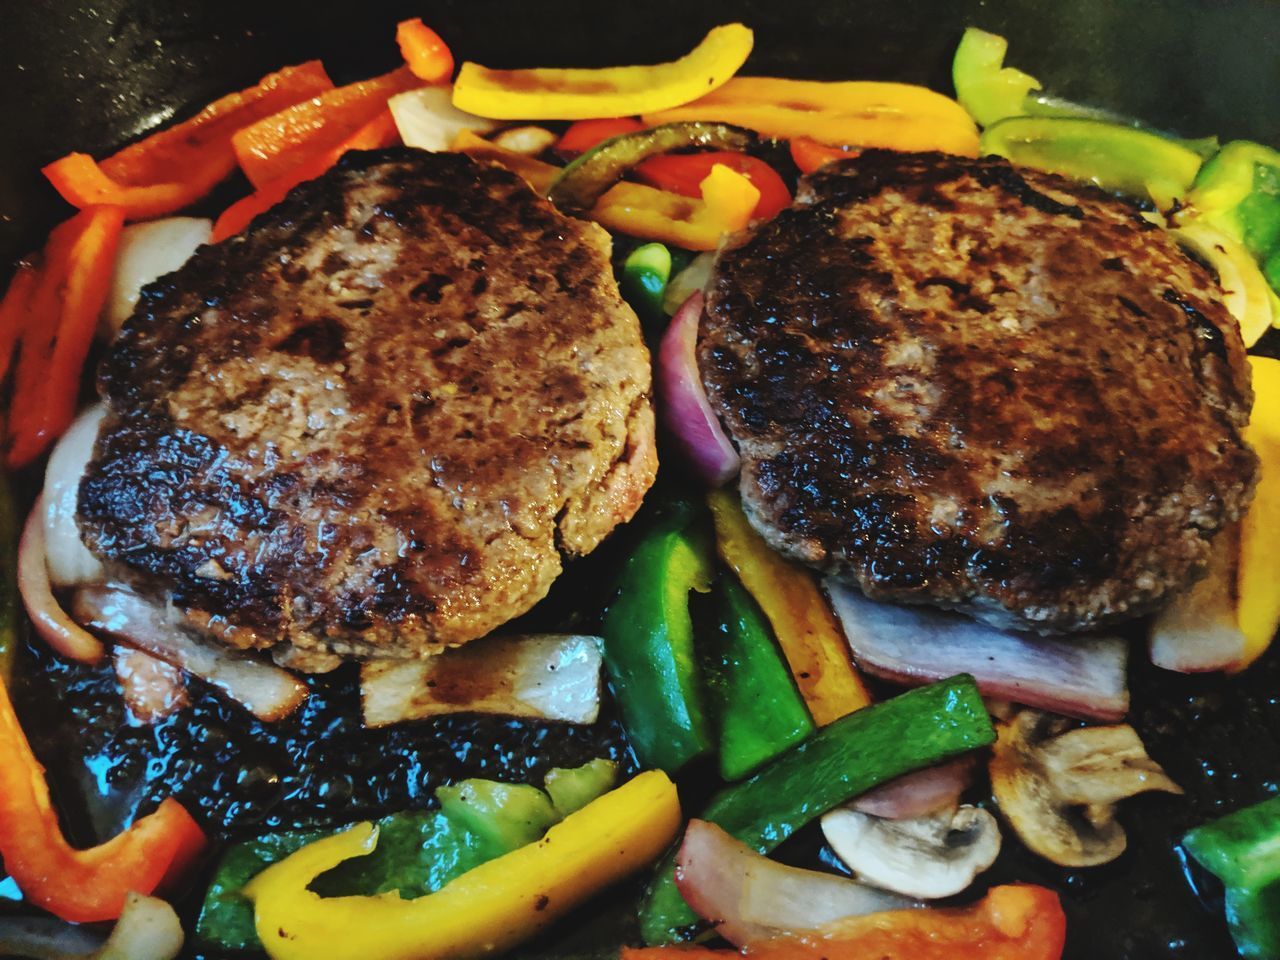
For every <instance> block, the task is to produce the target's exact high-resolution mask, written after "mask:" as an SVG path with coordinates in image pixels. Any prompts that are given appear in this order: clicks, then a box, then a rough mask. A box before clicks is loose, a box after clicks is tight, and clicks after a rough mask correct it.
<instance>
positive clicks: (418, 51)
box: [396, 17, 453, 83]
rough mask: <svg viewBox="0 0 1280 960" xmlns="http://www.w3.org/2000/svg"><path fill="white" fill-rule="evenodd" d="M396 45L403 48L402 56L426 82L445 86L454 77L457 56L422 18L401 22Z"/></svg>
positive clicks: (397, 29)
mask: <svg viewBox="0 0 1280 960" xmlns="http://www.w3.org/2000/svg"><path fill="white" fill-rule="evenodd" d="M396 43H397V44H399V46H400V56H402V57H404V62H405V63H406V64H407V65H408V67H409V69H410V70H411V71H413V75H414V76H415V77H417V78H418V79H419V80H421V81H422V82H424V83H444V82H445V81H446V80H448V79H449V78H450V77H451V76H453V53H452V51H450V50H449V45H448V44H446V43H445V42H444V41H443V40H441V39H440V34H438V33H436V32H435V31H434V30H432V29H431V28H430V27H428V26H427V25H426V24H425V23H423V22H422V20H421V18H418V17H414V18H413V19H412V20H401V21H400V22H399V23H397V24H396Z"/></svg>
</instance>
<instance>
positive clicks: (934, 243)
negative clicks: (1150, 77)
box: [699, 151, 1256, 632]
mask: <svg viewBox="0 0 1280 960" xmlns="http://www.w3.org/2000/svg"><path fill="white" fill-rule="evenodd" d="M699 362H700V366H701V369H702V373H703V378H704V381H705V383H706V386H707V388H708V391H709V394H710V397H711V401H712V404H713V405H714V407H715V408H716V410H717V411H718V413H719V415H720V416H721V418H722V419H723V421H724V423H725V424H726V426H727V427H728V430H729V431H730V434H731V436H732V437H733V439H734V441H735V442H736V444H737V445H738V446H739V448H740V451H741V453H742V457H743V472H742V477H741V489H742V495H743V500H744V503H745V506H746V508H747V511H748V513H749V515H750V517H751V519H752V521H753V523H754V524H755V526H756V527H757V528H758V529H759V530H760V531H761V533H762V534H764V536H765V537H766V538H767V539H768V540H769V542H770V543H771V544H772V545H773V546H774V547H776V548H778V549H779V550H782V551H784V552H785V553H787V554H789V555H791V556H793V557H796V558H798V559H800V560H802V561H804V562H806V563H809V564H811V565H813V566H815V567H818V568H820V569H822V570H825V571H829V572H832V573H835V574H837V575H840V576H843V577H847V578H850V579H851V580H853V581H855V582H856V583H857V584H858V585H859V586H860V587H861V588H862V589H863V591H864V592H865V593H866V594H867V595H868V596H870V597H873V598H877V599H884V600H894V601H902V602H912V603H927V604H934V605H938V606H942V607H948V608H953V609H957V610H962V611H965V612H967V613H970V614H972V615H974V616H977V617H979V618H981V619H984V620H987V621H990V622H992V623H994V624H997V625H1000V626H1007V627H1012V628H1016V629H1030V630H1036V631H1040V632H1059V631H1076V630H1086V629H1089V628H1092V627H1096V626H1099V625H1103V624H1107V623H1109V622H1113V621H1116V620H1120V619H1124V618H1128V617H1133V616H1136V615H1139V614H1141V613H1144V612H1146V611H1148V610H1150V609H1152V608H1153V607H1155V606H1157V605H1158V604H1159V603H1160V602H1161V600H1162V599H1164V598H1165V597H1166V596H1167V595H1168V594H1169V593H1170V592H1171V591H1174V590H1176V589H1178V588H1179V587H1181V586H1183V585H1184V584H1186V583H1187V582H1189V581H1190V580H1191V579H1192V578H1193V577H1194V576H1195V575H1196V573H1197V570H1198V568H1199V567H1200V566H1201V565H1202V564H1203V562H1204V561H1205V559H1206V557H1207V555H1208V550H1209V541H1210V538H1212V536H1213V535H1214V534H1215V532H1216V531H1218V530H1219V529H1220V528H1221V527H1222V526H1223V525H1224V524H1226V523H1228V522H1230V521H1232V520H1234V519H1236V518H1237V517H1239V515H1240V514H1241V512H1242V510H1243V509H1244V508H1245V506H1246V505H1247V503H1248V501H1249V498H1250V496H1251V493H1252V489H1253V485H1254V479H1255V471H1256V459H1255V457H1254V455H1253V452H1252V451H1251V450H1250V449H1249V447H1248V446H1247V445H1246V444H1245V443H1244V442H1243V440H1242V439H1241V434H1240V431H1241V428H1242V427H1243V426H1244V425H1245V424H1246V422H1247V421H1248V416H1249V408H1250V404H1251V402H1252V394H1251V391H1250V387H1249V374H1248V367H1247V365H1246V363H1245V352H1244V347H1243V344H1242V342H1241V339H1240V335H1239V332H1238V329H1237V326H1236V323H1235V321H1234V320H1233V319H1232V318H1231V316H1230V315H1229V314H1228V312H1227V311H1226V309H1225V308H1224V306H1223V305H1222V301H1221V293H1220V291H1219V290H1218V288H1217V284H1216V283H1215V282H1214V279H1213V278H1212V277H1211V276H1210V274H1209V273H1208V272H1207V271H1206V270H1205V269H1204V268H1203V267H1201V266H1200V265H1198V264H1197V263H1195V262H1193V261H1192V260H1190V259H1189V258H1188V257H1186V256H1185V255H1184V254H1183V253H1182V252H1181V251H1180V250H1179V249H1178V247H1177V246H1176V245H1175V243H1174V242H1173V241H1172V240H1171V239H1170V238H1169V237H1168V236H1167V235H1166V234H1165V233H1164V232H1163V231H1161V230H1159V229H1158V228H1156V227H1153V226H1152V225H1151V224H1149V223H1147V222H1146V221H1145V220H1143V219H1142V218H1141V217H1140V216H1139V214H1138V211H1137V210H1136V209H1135V208H1133V207H1132V206H1130V205H1128V204H1126V203H1123V202H1121V201H1118V200H1115V199H1112V198H1110V197H1108V196H1106V195H1104V194H1102V193H1101V192H1099V191H1096V190H1094V189H1092V188H1089V187H1082V186H1080V185H1077V184H1072V183H1069V182H1068V181H1066V180H1063V179H1061V178H1058V177H1054V176H1049V175H1045V174H1039V173H1035V172H1031V171H1025V170H1015V169H1014V168H1012V167H1011V166H1010V165H1009V164H1008V163H1006V162H1005V161H1003V160H998V159H994V158H988V159H982V160H969V159H964V158H959V157H952V156H944V155H939V154H894V153H887V152H881V151H868V152H866V153H864V154H863V155H862V156H861V157H860V158H858V159H856V160H849V161H845V162H843V163H841V164H838V165H834V166H831V167H828V168H826V169H825V170H823V171H822V172H819V173H817V174H815V175H813V176H812V177H810V178H809V179H808V181H807V184H806V185H804V186H802V189H801V192H800V196H799V198H798V201H797V203H796V205H795V206H794V207H792V208H791V209H789V210H787V211H784V212H783V213H782V214H781V215H780V216H778V217H777V218H776V219H775V220H773V221H772V222H770V223H768V224H765V225H764V226H762V227H761V228H760V229H759V230H758V231H757V232H756V233H755V234H754V235H753V236H750V237H748V238H747V239H746V240H745V241H743V242H741V243H740V244H739V245H737V246H736V247H735V248H733V249H728V250H725V251H723V252H722V253H721V255H720V256H719V258H718V262H717V267H716V272H715V276H714V278H713V280H712V284H711V289H710V291H709V300H708V308H707V314H706V317H705V318H704V320H703V326H702V329H701V333H700V340H699Z"/></svg>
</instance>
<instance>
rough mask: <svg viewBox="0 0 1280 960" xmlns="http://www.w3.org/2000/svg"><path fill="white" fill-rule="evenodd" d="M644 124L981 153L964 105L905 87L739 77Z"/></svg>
mask: <svg viewBox="0 0 1280 960" xmlns="http://www.w3.org/2000/svg"><path fill="white" fill-rule="evenodd" d="M641 119H642V120H643V121H644V122H645V123H646V124H649V125H650V126H657V125H659V124H664V123H673V122H675V121H680V120H703V121H708V120H715V121H720V122H722V123H732V124H736V125H737V126H740V127H746V128H748V129H750V130H754V131H756V132H757V133H759V134H762V135H764V136H766V137H774V138H776V139H779V140H790V139H793V138H795V137H809V138H811V139H814V140H817V141H818V142H820V143H825V144H829V145H831V146H856V147H884V148H886V149H890V150H941V151H943V152H946V153H955V154H960V155H962V156H976V155H977V151H978V130H977V127H976V126H975V125H974V122H973V119H972V118H971V117H970V116H969V114H968V113H966V112H965V110H964V108H963V107H961V106H960V104H958V103H956V102H955V101H954V100H952V99H950V98H949V97H944V96H943V95H942V94H940V93H936V92H934V91H933V90H930V89H928V88H927V87H918V86H914V85H912V84H906V83H882V82H878V81H861V80H859V81H842V82H836V83H827V82H822V81H816V80H784V79H780V78H775V77H735V78H734V79H733V80H730V81H729V82H728V83H726V84H725V85H724V86H722V87H720V88H719V89H718V90H716V91H714V92H712V93H709V94H707V95H706V96H704V97H702V98H700V99H698V100H695V101H693V102H692V103H688V104H685V105H684V106H680V107H676V108H674V109H671V110H664V111H660V112H648V113H646V114H645V115H644V116H643V117H642V118H641Z"/></svg>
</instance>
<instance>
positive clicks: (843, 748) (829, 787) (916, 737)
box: [640, 675, 996, 944]
mask: <svg viewBox="0 0 1280 960" xmlns="http://www.w3.org/2000/svg"><path fill="white" fill-rule="evenodd" d="M995 737H996V734H995V729H994V728H993V727H992V726H991V719H990V717H988V716H987V709H986V706H985V705H984V704H983V702H982V697H981V696H980V695H979V694H978V688H977V685H976V684H975V683H974V681H973V678H972V677H970V676H967V675H960V676H957V677H952V678H951V679H949V680H943V681H941V682H939V683H934V684H930V685H929V686H927V687H920V688H918V689H916V690H911V691H909V692H907V693H904V694H901V695H900V696H897V697H894V698H893V699H892V700H886V701H885V702H883V703H878V704H875V705H874V706H870V707H866V708H864V709H862V710H858V711H855V712H854V713H851V714H848V715H847V716H844V717H841V718H840V719H839V720H836V721H835V722H834V723H830V724H828V725H827V726H825V727H822V728H820V729H819V730H818V731H817V732H816V733H814V734H813V735H812V736H810V737H809V738H808V739H806V740H804V741H803V742H802V743H800V744H799V745H797V746H795V747H792V748H791V749H790V750H788V751H787V752H786V753H784V754H783V755H782V756H780V757H778V758H777V759H776V760H774V761H773V762H772V763H770V764H769V765H768V766H767V767H765V768H764V769H762V770H761V771H760V772H759V773H757V774H756V775H755V776H753V777H752V778H751V779H749V780H744V781H743V782H741V783H738V784H734V785H733V786H730V787H727V788H725V789H724V790H722V791H721V792H720V793H718V794H716V796H715V797H714V798H713V799H712V801H711V803H710V804H709V805H708V806H707V808H706V810H705V811H704V812H703V813H702V814H701V815H700V816H701V818H702V819H703V820H709V821H711V822H712V823H715V824H718V825H719V826H720V827H722V828H724V829H725V830H726V831H728V832H729V833H730V834H732V835H733V836H734V837H737V838H738V839H739V840H741V841H742V842H743V843H745V844H747V845H748V846H750V847H752V848H753V849H755V850H758V851H759V852H760V853H768V852H769V851H771V850H773V849H774V848H775V847H777V846H778V845H779V844H780V843H782V842H783V841H784V840H786V839H787V838H788V837H790V836H791V835H792V834H794V833H795V832H796V831H797V830H799V829H800V828H801V827H803V826H805V825H806V824H808V823H810V822H812V821H813V820H815V819H817V818H818V817H820V816H821V815H822V814H824V813H826V812H827V811H828V810H830V809H832V808H833V807H836V806H838V805H839V804H842V803H845V802H846V801H848V800H851V799H852V798H854V797H856V796H859V795H860V794H863V793H866V792H867V791H868V790H870V789H872V788H873V787H876V786H878V785H880V784H881V783H885V782H886V781H889V780H892V779H894V778H896V777H900V776H902V775H903V774H907V773H910V772H912V771H913V770H919V769H921V768H923V767H929V766H933V765H934V764H938V763H941V762H943V761H944V760H949V759H950V758H952V757H956V756H959V755H960V754H963V753H968V752H969V751H970V750H976V749H978V748H980V747H986V746H989V745H990V744H991V743H993V742H994V741H995ZM674 865H675V853H674V852H673V853H671V854H670V855H668V856H667V857H666V858H665V859H664V860H663V861H662V863H661V865H660V866H659V867H658V870H657V872H656V874H655V875H654V879H653V881H652V883H651V884H650V887H649V889H648V891H647V893H646V896H645V899H644V901H643V903H642V905H641V907H640V930H641V934H642V935H643V937H644V939H645V942H646V943H650V944H661V943H670V942H672V941H675V940H679V939H681V938H682V937H684V936H685V935H686V934H687V932H688V929H689V928H690V927H691V926H692V925H693V924H695V923H696V922H697V919H698V918H697V917H696V916H695V915H694V913H693V911H692V910H691V909H690V908H689V906H688V904H686V903H685V902H684V898H683V897H681V896H680V891H679V890H678V889H677V888H676V884H675V875H674Z"/></svg>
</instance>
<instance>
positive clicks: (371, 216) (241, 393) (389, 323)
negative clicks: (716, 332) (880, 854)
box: [80, 150, 656, 666]
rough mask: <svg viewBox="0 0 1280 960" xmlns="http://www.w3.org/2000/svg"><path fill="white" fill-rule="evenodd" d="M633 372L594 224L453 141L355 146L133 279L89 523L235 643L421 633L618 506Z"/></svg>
mask: <svg viewBox="0 0 1280 960" xmlns="http://www.w3.org/2000/svg"><path fill="white" fill-rule="evenodd" d="M649 386H650V372H649V359H648V354H647V351H646V350H645V347H644V344H643V341H642V339H641V335H640V330H639V325H638V322H637V320H636V318H635V315H634V314H633V313H632V312H631V310H630V309H629V308H627V307H626V306H625V304H624V303H623V302H622V301H621V299H620V297H619V295H618V292H617V288H616V285H615V283H614V280H613V275H612V272H611V270H610V267H609V240H608V236H607V234H605V233H604V231H602V230H600V229H599V228H598V227H596V226H595V225H593V224H587V223H582V222H578V221H573V220H569V219H567V218H565V217H563V216H561V215H560V214H558V213H557V212H556V211H555V210H553V209H552V208H551V206H550V205H549V204H547V203H545V202H544V201H542V200H539V199H537V198H536V197H535V196H534V195H533V194H532V193H531V192H530V191H529V190H528V188H527V187H526V186H525V185H524V184H523V182H522V181H520V180H518V179H517V178H516V177H514V176H513V175H511V174H508V173H506V172H505V171H502V170H499V169H498V168H494V167H482V166H477V165H475V164H473V163H472V162H471V161H469V160H468V159H466V158H465V157H462V156H457V155H446V154H426V153H420V152H417V151H408V150H393V151H378V152H373V153H363V154H349V155H348V156H347V157H346V158H345V159H344V160H343V162H342V163H341V164H340V165H339V166H338V167H337V168H336V169H335V170H334V171H332V172H331V173H329V174H327V175H326V176H324V177H322V178H321V179H319V180H317V181H313V182H311V183H309V184H304V185H303V186H301V187H299V188H298V189H297V190H295V191H294V192H293V193H291V194H290V196H289V198H288V199H287V200H286V201H285V203H284V204H282V205H281V206H280V207H278V208H276V209H275V210H273V211H271V212H270V213H268V214H266V215H265V216H264V217H262V218H259V219H258V220H257V221H255V222H254V224H253V226H252V227H251V229H250V230H249V231H248V232H247V233H246V234H244V235H241V236H239V237H236V238H233V239H231V240H229V241H227V242H225V243H222V244H219V245H217V246H212V247H204V248H202V249H201V250H200V251H199V252H198V253H197V254H196V256H195V257H194V258H193V259H192V260H191V261H190V262H189V263H188V264H187V265H186V266H184V267H183V268H182V269H181V270H179V271H178V272H176V273H174V274H170V275H169V276H167V277H165V278H162V279H161V280H160V281H159V282H158V283H157V284H155V285H153V286H152V287H150V288H148V290H147V291H145V293H144V296H143V298H142V301H141V303H140V306H139V308H138V310H137V311H136V312H135V314H134V316H133V317H132V318H131V319H130V321H129V323H128V324H127V325H126V328H125V330H124V332H123V333H122V335H121V336H120V338H119V339H118V340H117V341H116V342H115V344H114V345H113V347H112V349H111V351H110V353H109V355H108V356H107V358H106V360H105V361H104V363H103V366H102V369H101V372H100V390H101V392H102V393H103V395H104V396H105V397H106V399H107V402H108V404H109V408H110V413H109V416H108V419H107V421H106V423H105V425H104V428H103V430H102V433H101V434H100V436H99V441H98V445H97V449H96V452H95V457H94V460H93V462H92V463H91V465H90V469H89V472H88V475H87V477H86V480H85V481H84V483H83V484H82V487H81V491H80V520H81V525H82V531H83V534H84V537H85V540H86V543H88V545H89V546H90V548H91V549H93V550H94V551H95V552H96V553H98V554H99V555H101V556H103V557H105V558H107V559H108V560H110V561H112V562H113V563H114V565H115V566H116V568H117V572H118V573H121V574H123V575H124V576H125V577H126V578H127V579H130V580H131V581H133V582H135V583H136V584H139V585H140V586H142V587H144V588H147V589H150V590H151V592H153V593H154V592H159V593H170V592H171V593H172V595H173V596H174V599H175V600H176V602H177V603H178V604H180V605H182V606H184V607H187V608H189V610H190V615H191V619H192V620H193V622H195V623H198V624H199V625H200V626H201V628H202V629H203V630H205V632H208V633H212V634H214V635H217V636H219V637H220V638H221V639H223V640H224V641H226V642H228V643H232V644H234V645H240V646H271V645H273V644H279V645H280V647H279V649H277V650H276V653H277V656H278V657H284V658H286V659H288V660H289V661H290V662H291V663H294V664H295V665H297V664H300V663H302V664H305V663H306V661H307V660H308V658H310V659H311V660H312V661H313V663H314V665H316V666H322V665H328V664H327V663H326V661H327V660H328V661H331V659H332V658H331V657H329V654H335V653H336V654H342V655H347V654H354V655H362V656H366V655H375V656H376V655H389V656H404V655H415V654H422V653H426V652H430V651H431V650H433V649H436V648H439V647H440V646H442V645H447V644H456V643H459V642H463V641H466V640H469V639H472V638H474V637H477V636H481V635H483V634H485V633H487V632H488V631H490V630H491V629H492V628H494V627H496V626H498V625H499V624H501V623H503V622H505V621H506V620H508V619H510V618H511V617H513V616H516V615H518V614H520V613H523V612H524V611H525V610H527V609H528V608H529V607H530V606H532V605H533V604H534V603H535V602H536V601H537V600H538V599H540V598H541V597H542V596H543V595H544V594H545V593H546V591H547V589H548V588H549V586H550V584H551V582H552V581H553V580H554V579H555V577H556V576H557V575H558V574H559V572H560V569H561V553H562V552H563V553H567V554H585V553H588V552H589V551H591V550H592V549H593V548H594V547H595V546H596V545H597V544H598V543H599V542H600V540H601V539H603V538H604V536H605V535H606V534H607V533H608V532H609V531H610V530H611V529H612V528H613V527H614V526H615V525H616V524H617V523H619V522H623V521H625V520H627V519H629V518H630V517H631V515H632V514H633V513H634V511H635V509H636V508H637V507H638V505H639V503H640V500H641V498H642V497H643V495H644V493H645V491H646V490H647V489H648V487H649V486H650V484H651V482H652V480H653V475H654V471H655V469H656V459H655V454H654V445H653V416H652V412H651V409H650V406H649V400H648V394H649Z"/></svg>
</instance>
